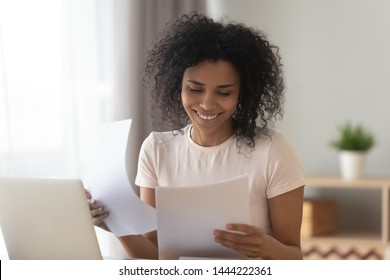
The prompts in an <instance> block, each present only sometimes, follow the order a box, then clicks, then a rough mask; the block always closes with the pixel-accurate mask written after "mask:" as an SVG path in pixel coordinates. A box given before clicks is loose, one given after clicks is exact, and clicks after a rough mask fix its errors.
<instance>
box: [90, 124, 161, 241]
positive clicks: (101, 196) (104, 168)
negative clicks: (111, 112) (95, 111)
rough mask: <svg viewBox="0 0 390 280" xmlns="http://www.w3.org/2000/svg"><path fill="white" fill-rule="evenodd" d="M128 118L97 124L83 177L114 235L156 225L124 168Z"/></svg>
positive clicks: (152, 227) (122, 234)
mask: <svg viewBox="0 0 390 280" xmlns="http://www.w3.org/2000/svg"><path fill="white" fill-rule="evenodd" d="M130 127H131V120H124V121H118V122H111V123H107V124H103V125H101V127H100V130H99V135H98V142H97V146H96V149H95V151H94V155H95V158H94V160H93V162H92V167H91V170H90V173H89V175H88V176H87V177H86V178H85V179H84V180H83V182H84V185H85V186H86V188H87V189H88V190H89V191H90V192H91V194H92V197H93V198H95V199H96V200H98V201H100V202H101V203H102V204H104V206H105V208H106V210H108V212H109V213H110V215H109V216H108V218H107V219H106V220H105V223H106V225H107V226H108V227H109V228H110V230H111V231H112V233H114V234H115V235H116V236H124V235H129V234H141V233H145V232H149V231H152V230H155V229H156V227H157V222H156V211H155V209H154V208H153V207H151V206H150V205H148V204H146V203H145V202H143V201H142V200H141V199H140V198H139V197H138V195H137V194H136V193H135V192H134V189H133V187H132V185H131V184H130V182H129V179H128V175H127V169H126V151H127V144H128V139H129V133H130Z"/></svg>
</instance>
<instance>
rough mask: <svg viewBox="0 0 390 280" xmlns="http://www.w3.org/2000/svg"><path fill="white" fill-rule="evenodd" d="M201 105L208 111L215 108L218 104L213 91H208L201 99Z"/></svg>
mask: <svg viewBox="0 0 390 280" xmlns="http://www.w3.org/2000/svg"><path fill="white" fill-rule="evenodd" d="M200 106H201V107H202V108H203V109H204V110H207V111H208V110H212V109H214V108H215V107H216V106H217V104H216V102H215V99H214V95H213V94H212V93H211V92H206V93H205V95H204V96H203V98H202V100H201V101H200Z"/></svg>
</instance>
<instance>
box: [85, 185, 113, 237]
mask: <svg viewBox="0 0 390 280" xmlns="http://www.w3.org/2000/svg"><path fill="white" fill-rule="evenodd" d="M85 195H86V197H87V202H88V205H89V209H90V210H91V216H92V221H93V224H94V225H95V226H98V227H100V228H102V229H104V230H106V231H110V229H109V228H108V227H107V225H106V224H105V223H104V220H105V219H106V218H107V217H108V212H107V211H105V209H104V206H102V205H98V203H97V201H96V200H95V199H93V198H92V195H91V193H90V192H89V191H88V190H85Z"/></svg>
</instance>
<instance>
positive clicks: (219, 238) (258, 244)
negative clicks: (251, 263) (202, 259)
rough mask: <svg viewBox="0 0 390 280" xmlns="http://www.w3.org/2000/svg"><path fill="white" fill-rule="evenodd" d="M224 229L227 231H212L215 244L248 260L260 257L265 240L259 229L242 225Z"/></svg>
mask: <svg viewBox="0 0 390 280" xmlns="http://www.w3.org/2000/svg"><path fill="white" fill-rule="evenodd" d="M226 228H227V229H228V230H229V231H225V230H215V231H214V237H215V241H216V242H218V243H220V244H221V245H223V246H225V247H228V248H231V249H233V250H236V251H238V252H240V253H242V254H244V255H246V256H248V257H250V258H253V257H259V256H260V255H261V253H262V248H263V247H264V243H265V239H266V234H265V233H264V231H263V230H262V229H261V228H258V227H255V226H250V225H244V224H229V225H227V226H226Z"/></svg>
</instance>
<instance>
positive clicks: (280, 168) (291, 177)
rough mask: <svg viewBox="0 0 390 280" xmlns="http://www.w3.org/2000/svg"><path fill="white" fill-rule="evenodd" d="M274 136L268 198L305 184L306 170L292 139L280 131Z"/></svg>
mask: <svg viewBox="0 0 390 280" xmlns="http://www.w3.org/2000/svg"><path fill="white" fill-rule="evenodd" d="M272 138H273V139H272V143H271V146H270V150H269V158H268V166H267V168H268V170H267V179H268V184H267V190H266V193H267V197H268V198H272V197H275V196H278V195H281V194H283V193H286V192H289V191H291V190H293V189H296V188H299V187H301V186H304V185H305V180H304V172H303V169H302V166H301V163H300V161H299V158H298V156H297V154H296V152H295V151H294V148H293V146H292V144H291V142H290V140H289V139H288V138H287V136H286V135H285V134H284V133H283V132H280V131H276V132H275V134H274V135H273V136H272Z"/></svg>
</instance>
